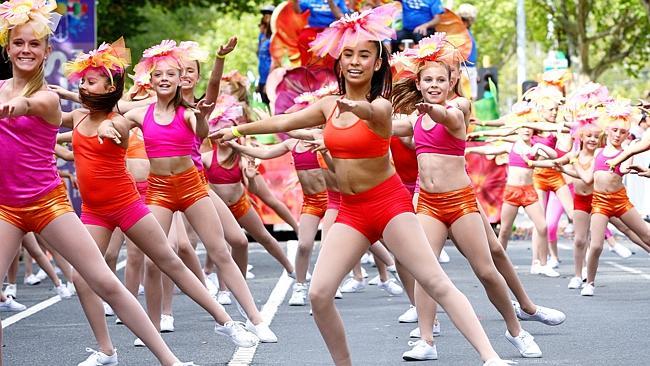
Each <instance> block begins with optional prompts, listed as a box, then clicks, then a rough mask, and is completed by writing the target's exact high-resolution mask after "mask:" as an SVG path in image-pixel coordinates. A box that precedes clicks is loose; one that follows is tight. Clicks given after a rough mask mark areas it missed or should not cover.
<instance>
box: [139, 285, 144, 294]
mask: <svg viewBox="0 0 650 366" xmlns="http://www.w3.org/2000/svg"><path fill="white" fill-rule="evenodd" d="M138 295H144V286H142V285H138Z"/></svg>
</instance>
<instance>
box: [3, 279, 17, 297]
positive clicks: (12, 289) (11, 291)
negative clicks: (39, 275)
mask: <svg viewBox="0 0 650 366" xmlns="http://www.w3.org/2000/svg"><path fill="white" fill-rule="evenodd" d="M17 292H18V287H17V286H16V284H15V283H8V284H7V287H5V289H4V293H5V296H7V297H11V298H14V299H16V298H18V296H16V293H17Z"/></svg>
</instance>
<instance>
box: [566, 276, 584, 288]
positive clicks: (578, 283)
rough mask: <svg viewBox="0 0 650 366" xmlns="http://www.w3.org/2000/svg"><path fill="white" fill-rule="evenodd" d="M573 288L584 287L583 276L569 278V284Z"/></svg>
mask: <svg viewBox="0 0 650 366" xmlns="http://www.w3.org/2000/svg"><path fill="white" fill-rule="evenodd" d="M567 287H568V288H569V289H571V290H575V289H577V288H580V287H582V278H580V277H571V279H570V280H569V285H568V286H567Z"/></svg>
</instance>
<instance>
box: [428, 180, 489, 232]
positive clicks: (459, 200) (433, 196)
mask: <svg viewBox="0 0 650 366" xmlns="http://www.w3.org/2000/svg"><path fill="white" fill-rule="evenodd" d="M415 212H416V213H418V214H422V215H427V216H431V217H433V218H434V219H436V220H438V221H440V222H442V223H443V224H445V225H447V227H450V226H451V225H452V224H453V223H454V222H456V220H458V219H460V218H461V217H463V216H465V215H467V214H470V213H472V212H479V211H478V205H477V204H476V195H475V193H474V188H472V186H467V187H465V188H461V189H457V190H455V191H449V192H442V193H430V192H427V191H425V190H422V189H420V195H419V196H418V205H417V208H416V210H415Z"/></svg>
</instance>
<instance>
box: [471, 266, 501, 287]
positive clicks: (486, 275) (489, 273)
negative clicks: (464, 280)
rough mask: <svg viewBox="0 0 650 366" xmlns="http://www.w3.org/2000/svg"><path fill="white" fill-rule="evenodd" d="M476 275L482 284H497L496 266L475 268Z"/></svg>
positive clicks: (497, 273)
mask: <svg viewBox="0 0 650 366" xmlns="http://www.w3.org/2000/svg"><path fill="white" fill-rule="evenodd" d="M475 273H476V277H477V278H478V279H479V281H481V283H484V284H490V285H492V286H494V285H497V284H498V283H499V277H500V275H499V272H497V270H496V268H495V267H494V266H493V265H492V266H482V267H481V268H477V269H476V270H475Z"/></svg>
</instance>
